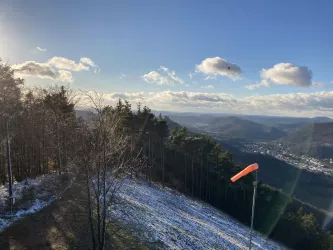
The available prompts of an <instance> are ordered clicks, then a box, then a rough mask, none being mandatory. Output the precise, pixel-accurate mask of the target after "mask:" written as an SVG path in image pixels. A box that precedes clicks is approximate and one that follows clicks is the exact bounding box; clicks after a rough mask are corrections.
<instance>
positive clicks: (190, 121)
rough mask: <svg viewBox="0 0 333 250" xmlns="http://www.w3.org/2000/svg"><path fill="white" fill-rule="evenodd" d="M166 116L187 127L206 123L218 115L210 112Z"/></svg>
mask: <svg viewBox="0 0 333 250" xmlns="http://www.w3.org/2000/svg"><path fill="white" fill-rule="evenodd" d="M168 117H169V118H170V119H171V120H173V121H175V122H177V123H179V124H181V125H184V126H189V127H201V126H203V125H208V124H209V123H210V122H212V121H213V120H214V119H216V118H217V117H218V116H213V115H210V114H195V113H193V114H192V115H190V114H168Z"/></svg>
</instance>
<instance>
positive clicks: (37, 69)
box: [11, 47, 100, 82]
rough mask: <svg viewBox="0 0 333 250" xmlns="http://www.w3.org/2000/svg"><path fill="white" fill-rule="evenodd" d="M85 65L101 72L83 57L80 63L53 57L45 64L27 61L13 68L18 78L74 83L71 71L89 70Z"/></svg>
mask: <svg viewBox="0 0 333 250" xmlns="http://www.w3.org/2000/svg"><path fill="white" fill-rule="evenodd" d="M37 48H39V47H37ZM84 64H86V65H89V66H91V67H95V73H97V72H100V69H99V68H98V69H97V68H96V67H98V66H97V65H96V64H95V63H94V62H93V61H92V60H91V59H89V58H87V57H82V58H81V59H80V62H79V63H76V62H75V61H73V60H70V59H67V58H64V57H53V58H51V59H49V60H48V61H47V62H45V63H39V62H35V61H27V62H24V63H22V64H14V65H12V66H11V67H12V69H13V70H14V71H15V74H16V75H17V76H33V77H38V78H42V79H43V78H44V79H52V80H59V81H66V82H72V81H73V80H74V78H73V76H72V73H71V72H70V71H81V70H89V67H88V66H86V65H84Z"/></svg>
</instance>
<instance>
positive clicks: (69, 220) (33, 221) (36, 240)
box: [0, 178, 148, 250]
mask: <svg viewBox="0 0 333 250" xmlns="http://www.w3.org/2000/svg"><path fill="white" fill-rule="evenodd" d="M80 179H81V178H80ZM108 239H109V240H108V243H109V244H108V246H107V247H106V249H148V248H147V247H145V244H144V243H142V242H139V241H138V240H137V239H134V238H133V237H132V236H131V235H129V234H127V233H126V231H124V230H121V231H118V230H117V234H114V235H112V236H111V235H110V236H109V237H108ZM90 242H91V235H90V230H89V225H88V217H87V211H86V195H85V189H84V188H83V185H81V181H80V180H79V179H78V180H77V181H76V182H75V183H74V185H73V186H72V187H71V188H69V189H68V190H67V192H66V193H65V194H64V195H63V196H62V197H61V198H59V199H57V200H56V201H54V202H53V203H51V204H50V205H49V206H47V207H45V208H44V209H42V210H41V211H39V212H37V213H36V214H32V215H29V216H27V217H25V218H24V219H22V220H19V221H17V222H16V223H15V224H14V225H12V226H11V227H9V228H7V229H6V230H5V231H4V232H2V234H1V235H0V249H33V250H37V249H91V244H90Z"/></svg>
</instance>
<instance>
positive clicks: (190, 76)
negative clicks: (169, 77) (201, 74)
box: [188, 72, 196, 79]
mask: <svg viewBox="0 0 333 250" xmlns="http://www.w3.org/2000/svg"><path fill="white" fill-rule="evenodd" d="M195 74H196V73H195V72H193V73H192V72H190V73H188V77H189V78H190V79H192V78H193V76H195Z"/></svg>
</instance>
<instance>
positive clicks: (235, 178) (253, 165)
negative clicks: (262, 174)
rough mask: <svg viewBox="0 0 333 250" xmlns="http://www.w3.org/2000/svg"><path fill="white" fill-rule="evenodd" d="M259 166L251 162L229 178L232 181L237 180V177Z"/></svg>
mask: <svg viewBox="0 0 333 250" xmlns="http://www.w3.org/2000/svg"><path fill="white" fill-rule="evenodd" d="M258 168H259V166H258V164H257V163H253V164H251V165H249V166H248V167H246V168H244V169H243V170H242V171H240V172H239V173H238V174H236V175H235V176H233V177H232V178H231V179H230V180H231V181H232V182H235V181H237V180H238V179H240V178H242V177H243V176H245V175H247V174H248V173H251V172H253V171H255V170H257V169H258Z"/></svg>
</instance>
